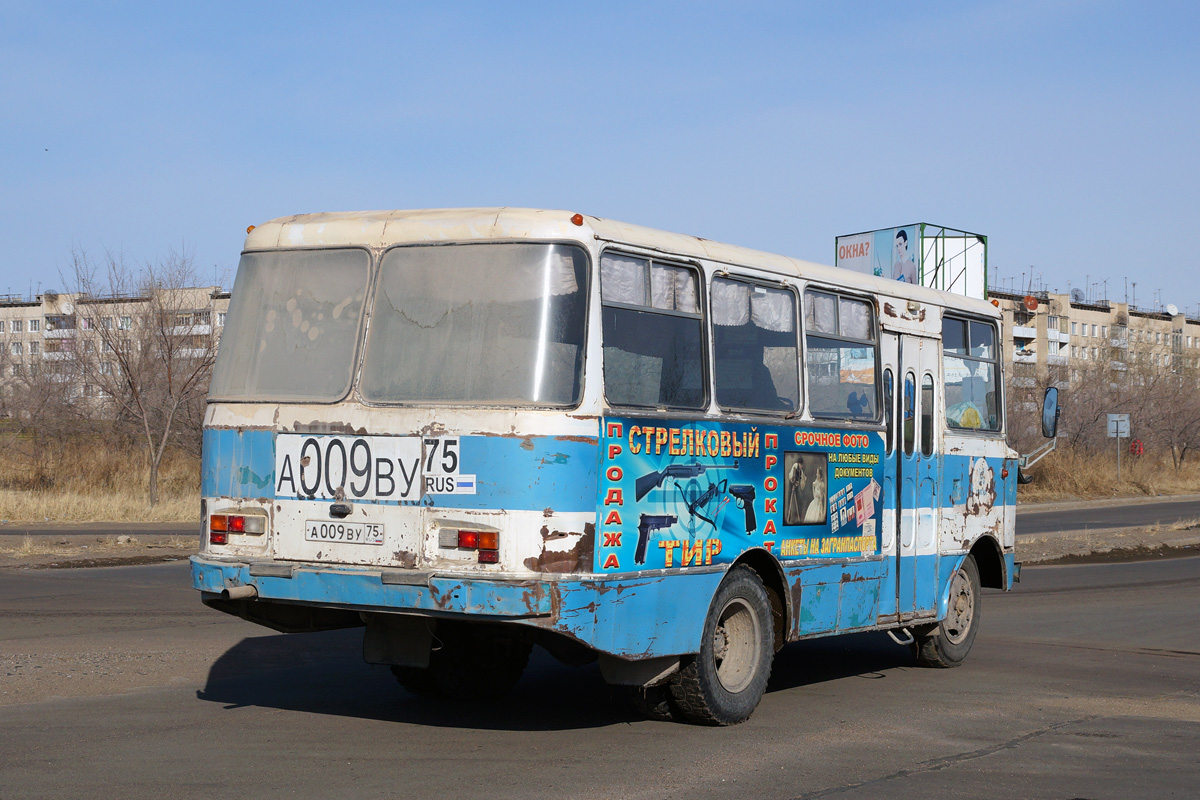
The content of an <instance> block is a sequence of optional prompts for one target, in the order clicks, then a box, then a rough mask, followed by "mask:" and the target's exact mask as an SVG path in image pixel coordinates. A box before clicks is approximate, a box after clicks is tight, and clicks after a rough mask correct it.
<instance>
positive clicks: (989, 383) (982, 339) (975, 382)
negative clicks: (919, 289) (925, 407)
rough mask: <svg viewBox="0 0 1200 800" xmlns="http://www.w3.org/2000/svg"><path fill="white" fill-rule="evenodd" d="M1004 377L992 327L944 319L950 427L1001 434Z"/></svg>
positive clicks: (985, 323)
mask: <svg viewBox="0 0 1200 800" xmlns="http://www.w3.org/2000/svg"><path fill="white" fill-rule="evenodd" d="M1002 373H1003V370H1002V369H1001V365H1000V356H999V352H998V350H997V348H996V326H995V325H994V324H993V323H991V322H981V321H977V320H965V319H959V318H957V317H952V316H947V317H944V318H943V320H942V377H943V381H944V383H943V385H944V387H945V388H944V390H943V391H945V395H946V426H947V427H949V428H956V429H959V430H971V431H997V432H998V431H999V430H1000V428H1001V423H1002V422H1003V420H1002V419H1001V411H1002V409H1001V404H1000V402H999V400H998V398H999V397H1000V379H1001V376H1002Z"/></svg>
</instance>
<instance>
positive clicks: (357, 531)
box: [304, 519, 383, 544]
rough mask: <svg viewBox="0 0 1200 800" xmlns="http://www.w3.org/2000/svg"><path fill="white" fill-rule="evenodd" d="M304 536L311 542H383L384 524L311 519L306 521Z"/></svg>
mask: <svg viewBox="0 0 1200 800" xmlns="http://www.w3.org/2000/svg"><path fill="white" fill-rule="evenodd" d="M304 538H305V539H307V540H308V541H310V542H331V543H337V544H383V525H382V524H381V523H378V522H330V521H329V520H327V519H310V520H305V522H304Z"/></svg>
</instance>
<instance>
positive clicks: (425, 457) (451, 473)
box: [275, 433, 475, 502]
mask: <svg viewBox="0 0 1200 800" xmlns="http://www.w3.org/2000/svg"><path fill="white" fill-rule="evenodd" d="M459 444H460V442H459V439H458V438H457V437H443V438H437V439H434V438H428V439H426V438H422V437H420V436H336V435H323V434H302V433H281V434H279V435H278V436H277V437H276V438H275V496H276V497H277V498H280V499H296V500H327V501H335V500H365V501H374V502H406V501H407V502H414V501H417V500H420V499H421V497H422V495H426V494H475V476H474V475H464V474H462V472H461V469H462V463H461V459H460V458H459V452H460V451H459Z"/></svg>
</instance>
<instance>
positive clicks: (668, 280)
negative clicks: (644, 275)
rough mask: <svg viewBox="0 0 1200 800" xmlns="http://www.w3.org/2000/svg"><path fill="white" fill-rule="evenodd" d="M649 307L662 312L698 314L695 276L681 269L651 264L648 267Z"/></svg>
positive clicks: (698, 302)
mask: <svg viewBox="0 0 1200 800" xmlns="http://www.w3.org/2000/svg"><path fill="white" fill-rule="evenodd" d="M650 295H651V305H653V306H654V307H655V308H661V309H663V310H664V311H684V312H687V313H689V314H698V313H700V299H699V296H698V293H697V290H696V274H695V273H694V272H692V271H691V270H689V269H685V268H683V267H672V266H669V265H662V264H652V265H651V267H650Z"/></svg>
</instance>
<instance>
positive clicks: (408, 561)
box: [392, 550, 417, 569]
mask: <svg viewBox="0 0 1200 800" xmlns="http://www.w3.org/2000/svg"><path fill="white" fill-rule="evenodd" d="M392 561H394V562H396V566H398V567H400V568H401V569H412V568H413V567H415V566H416V565H417V554H416V553H411V552H409V551H408V550H396V551H394V552H393V553H392Z"/></svg>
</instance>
